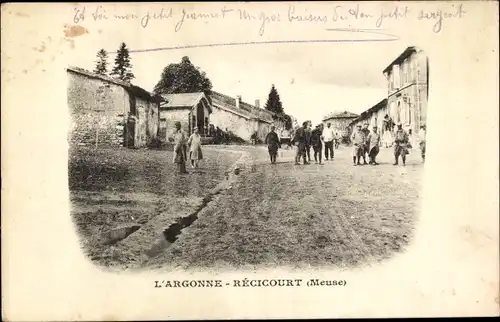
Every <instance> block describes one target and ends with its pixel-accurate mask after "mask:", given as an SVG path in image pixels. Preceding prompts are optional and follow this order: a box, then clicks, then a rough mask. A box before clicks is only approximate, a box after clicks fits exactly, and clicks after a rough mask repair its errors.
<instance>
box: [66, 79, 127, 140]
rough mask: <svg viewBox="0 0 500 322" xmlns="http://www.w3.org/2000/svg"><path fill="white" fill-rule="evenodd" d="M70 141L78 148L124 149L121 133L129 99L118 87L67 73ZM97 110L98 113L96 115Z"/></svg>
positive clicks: (122, 89) (120, 87) (123, 90)
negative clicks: (120, 147) (115, 147)
mask: <svg viewBox="0 0 500 322" xmlns="http://www.w3.org/2000/svg"><path fill="white" fill-rule="evenodd" d="M67 75H68V87H67V95H68V107H69V110H70V117H71V127H70V133H69V141H70V143H71V144H77V145H93V144H95V142H96V132H98V144H99V146H100V145H107V146H110V145H111V146H120V145H123V129H124V125H125V119H126V116H127V113H128V111H129V109H130V102H129V95H128V93H127V92H126V91H125V89H124V88H123V87H122V86H120V85H117V84H113V83H109V82H106V81H103V80H101V79H97V78H91V77H87V76H85V75H81V74H78V73H74V72H71V71H69V72H68V73H67ZM97 110H99V111H97Z"/></svg>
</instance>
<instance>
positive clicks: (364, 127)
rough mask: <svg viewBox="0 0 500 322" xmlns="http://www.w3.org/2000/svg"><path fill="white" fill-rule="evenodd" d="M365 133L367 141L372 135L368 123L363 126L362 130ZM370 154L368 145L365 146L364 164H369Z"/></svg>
mask: <svg viewBox="0 0 500 322" xmlns="http://www.w3.org/2000/svg"><path fill="white" fill-rule="evenodd" d="M361 131H363V134H364V135H365V139H366V138H368V135H370V129H369V124H368V122H366V123H365V124H364V125H363V129H362V130H361ZM368 152H369V149H368V144H364V145H363V153H362V155H363V163H364V164H368V163H366V155H367V154H368Z"/></svg>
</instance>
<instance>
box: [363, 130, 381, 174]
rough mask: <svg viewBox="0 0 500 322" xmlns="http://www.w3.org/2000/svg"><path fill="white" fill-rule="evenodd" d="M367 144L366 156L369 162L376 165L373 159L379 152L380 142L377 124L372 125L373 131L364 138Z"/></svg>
mask: <svg viewBox="0 0 500 322" xmlns="http://www.w3.org/2000/svg"><path fill="white" fill-rule="evenodd" d="M366 141H367V146H368V157H369V158H370V162H369V163H370V164H372V165H378V163H377V161H376V160H375V159H376V157H377V155H378V153H379V147H378V146H379V144H380V134H378V132H377V126H376V125H374V126H373V131H372V132H371V133H370V134H368V138H367V139H366Z"/></svg>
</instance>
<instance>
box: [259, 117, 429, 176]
mask: <svg viewBox="0 0 500 322" xmlns="http://www.w3.org/2000/svg"><path fill="white" fill-rule="evenodd" d="M386 134H387V133H386ZM390 138H391V141H392V142H391V145H393V146H394V165H399V160H400V159H401V161H402V164H403V166H404V165H406V155H407V154H409V150H408V149H411V148H412V145H411V142H410V141H411V140H410V137H409V135H408V133H407V132H406V131H405V130H403V126H402V124H401V123H399V124H397V129H396V131H394V133H391V135H390ZM339 139H340V137H339V136H338V134H337V133H334V132H333V129H332V128H331V124H330V123H328V124H327V127H326V128H325V127H324V125H323V124H319V125H317V126H316V127H315V128H314V129H313V128H312V123H311V121H305V122H304V123H303V124H302V126H301V127H299V128H297V129H296V130H295V133H294V135H293V138H292V139H291V141H290V143H291V145H295V146H296V154H295V164H296V165H298V164H300V162H301V159H302V160H303V164H310V162H311V156H310V149H311V147H312V148H313V150H314V160H315V163H317V164H320V165H322V164H324V163H323V162H322V150H323V147H325V160H327V161H328V160H331V161H333V158H334V147H337V146H338V142H339ZM381 139H382V138H381V135H380V132H379V131H378V127H377V126H376V125H374V126H373V128H372V131H370V129H369V124H368V123H365V124H364V125H363V126H362V125H361V124H357V125H356V129H355V130H354V131H353V133H352V135H351V142H352V144H353V151H352V160H353V165H354V166H358V165H366V164H371V165H378V163H377V155H378V154H379V152H380V148H379V146H380V145H381V143H382V141H381ZM419 141H420V142H419V144H420V149H421V156H422V161H424V160H425V125H422V126H421V129H420V133H419ZM266 144H268V149H269V155H270V158H271V163H273V164H275V163H276V156H277V153H278V148H279V147H280V146H281V141H280V138H279V137H278V135H277V134H276V132H275V129H274V127H272V128H271V132H270V133H269V134H268V135H267V137H266ZM367 157H368V162H367V161H366V159H367ZM361 160H363V163H361ZM318 161H319V162H318Z"/></svg>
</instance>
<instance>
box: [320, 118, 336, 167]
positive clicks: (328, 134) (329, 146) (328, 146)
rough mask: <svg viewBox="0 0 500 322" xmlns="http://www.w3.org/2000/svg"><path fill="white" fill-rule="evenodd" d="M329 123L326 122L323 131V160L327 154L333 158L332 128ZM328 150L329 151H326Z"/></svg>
mask: <svg viewBox="0 0 500 322" xmlns="http://www.w3.org/2000/svg"><path fill="white" fill-rule="evenodd" d="M331 126H332V124H331V123H327V124H326V129H325V130H324V131H323V138H324V140H325V160H326V161H328V156H330V159H331V160H333V139H334V138H335V136H334V134H333V128H332V127H331ZM328 152H330V153H328Z"/></svg>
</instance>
